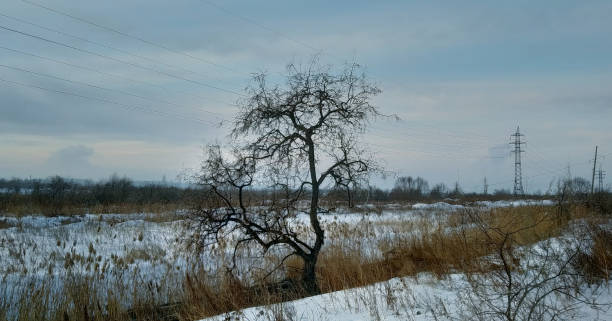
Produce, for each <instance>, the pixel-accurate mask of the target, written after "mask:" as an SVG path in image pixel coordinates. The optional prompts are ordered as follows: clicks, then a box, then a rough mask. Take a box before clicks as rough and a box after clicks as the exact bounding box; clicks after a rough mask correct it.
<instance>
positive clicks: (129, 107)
mask: <svg viewBox="0 0 612 321" xmlns="http://www.w3.org/2000/svg"><path fill="white" fill-rule="evenodd" d="M0 81H1V82H4V83H8V84H12V85H18V86H21V87H29V88H33V89H38V90H42V91H47V92H52V93H56V94H61V95H66V96H72V97H78V98H81V99H86V100H91V101H97V102H102V103H106V104H111V105H115V106H119V107H122V108H124V109H127V110H136V111H141V112H145V113H147V112H150V113H153V114H157V115H159V116H164V117H173V118H176V119H181V120H188V121H193V122H197V123H200V124H204V125H209V126H210V125H211V124H214V123H212V122H210V121H209V120H205V119H199V118H197V117H191V116H184V115H181V114H178V113H170V112H166V111H161V110H157V109H153V108H147V107H142V106H137V105H129V104H124V103H120V102H116V101H113V100H109V99H105V98H98V97H91V96H87V95H81V94H77V93H73V92H68V91H63V90H57V89H51V88H45V87H41V86H37V85H31V84H25V83H22V82H18V81H12V80H8V79H5V78H0Z"/></svg>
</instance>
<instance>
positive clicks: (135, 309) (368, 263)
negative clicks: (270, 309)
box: [0, 206, 612, 321]
mask: <svg viewBox="0 0 612 321" xmlns="http://www.w3.org/2000/svg"><path fill="white" fill-rule="evenodd" d="M467 211H468V210H466V211H464V212H462V211H458V212H455V213H453V214H452V215H447V216H444V217H442V216H440V217H439V218H437V219H434V220H438V221H434V222H432V218H431V217H429V218H428V219H423V220H413V221H406V222H405V223H401V224H398V223H393V224H394V225H393V232H394V233H395V235H399V236H397V237H381V236H380V235H376V233H374V232H373V229H374V227H373V226H372V224H379V225H384V224H387V223H386V222H384V221H380V222H375V223H372V222H360V223H357V225H356V226H354V227H352V228H348V227H347V225H342V224H331V225H329V226H328V228H329V229H331V230H330V231H329V233H328V235H329V241H328V244H329V246H327V247H325V248H324V250H323V252H322V253H321V256H320V259H319V264H318V270H317V276H318V279H319V284H320V287H321V290H322V291H323V292H331V291H338V290H343V289H348V288H354V287H360V286H365V285H369V284H372V283H375V282H380V281H385V280H388V279H391V278H395V277H402V276H411V275H416V274H417V273H420V272H428V273H431V274H433V275H435V276H437V277H439V278H444V277H445V276H446V275H448V274H449V273H454V272H486V271H487V270H490V269H496V268H498V267H497V266H495V265H494V264H482V262H483V260H479V258H482V257H486V256H487V255H490V254H491V253H493V251H495V250H496V245H497V240H496V239H495V237H491V235H487V234H486V233H487V231H485V230H483V229H481V228H479V226H482V224H478V223H486V225H487V226H490V227H493V228H495V229H499V231H501V232H505V231H506V232H507V231H513V232H515V233H514V234H513V237H514V238H515V239H514V242H515V244H517V245H519V246H520V245H530V244H533V243H535V242H538V241H541V240H545V239H548V238H550V237H554V236H558V235H560V233H562V231H563V230H564V229H565V228H566V227H567V226H568V224H570V222H571V221H572V220H575V219H581V220H591V219H593V220H594V219H595V218H593V217H592V216H591V214H590V213H589V212H588V210H587V209H585V208H582V207H574V208H572V210H571V213H572V216H571V217H569V218H568V217H558V216H557V215H556V211H555V210H554V208H552V207H536V206H530V207H516V208H498V209H491V210H486V211H481V212H479V213H478V215H477V216H475V215H470V213H469V212H467ZM432 217H434V218H435V217H436V216H432ZM477 220H481V221H477ZM592 226H597V224H595V225H592ZM593 229H594V227H593ZM400 232H406V233H400ZM502 234H503V233H500V235H502ZM355 235H357V237H358V238H368V237H371V238H372V237H373V238H375V240H374V243H375V244H376V248H375V249H372V248H371V247H370V246H368V247H365V246H362V245H360V244H357V243H356V244H354V245H352V246H347V245H345V243H343V242H340V240H342V239H343V238H348V237H355ZM594 235H595V236H596V237H595V238H594V240H595V241H594V243H593V244H594V245H593V248H592V251H591V252H589V253H588V254H585V255H587V256H585V258H584V262H583V263H582V264H583V266H584V267H585V269H590V270H591V271H593V272H592V273H593V275H596V276H598V277H602V276H605V277H609V271H610V266H611V265H610V262H611V261H612V253H611V252H610V248H612V241H611V240H612V238H611V237H610V234H606V233H604V232H599V234H598V233H595V234H594ZM336 241H337V242H336ZM372 252H374V254H375V255H372ZM376 254H377V255H376ZM516 259H517V260H518V259H520V258H516ZM283 271H284V276H285V277H286V278H287V280H285V282H284V283H275V284H264V285H259V286H253V284H252V280H248V279H239V278H237V277H234V276H232V275H231V274H228V273H222V272H220V273H219V274H216V275H211V274H210V273H208V272H206V269H204V268H202V267H196V266H194V267H191V268H190V269H188V270H187V271H184V274H183V277H182V278H181V280H180V281H178V283H176V284H173V286H170V284H169V283H170V281H169V280H163V279H161V280H159V281H158V282H157V283H156V284H152V283H147V282H139V281H138V280H137V278H135V279H133V281H131V282H130V283H129V284H124V283H122V282H118V281H109V280H105V279H104V278H103V276H101V275H98V276H92V277H77V276H71V277H67V278H66V279H65V280H64V282H63V283H60V284H57V283H54V282H53V281H52V280H53V277H51V276H49V277H48V278H44V277H43V278H42V280H40V281H37V282H32V283H31V284H27V286H25V287H22V288H20V289H19V290H17V288H15V289H14V290H13V291H11V289H7V288H4V289H0V290H2V291H4V293H9V294H10V295H13V296H15V298H16V299H15V300H14V301H13V302H17V304H16V305H14V306H11V305H9V303H8V302H9V301H8V300H6V299H0V321H2V320H24V321H25V320H43V319H44V320H121V321H123V320H194V319H200V318H203V317H207V316H213V315H218V314H222V313H226V312H229V311H234V310H238V309H242V308H246V307H251V306H257V305H266V304H270V303H276V302H282V301H283V300H287V299H294V298H299V297H301V296H303V292H302V291H300V289H299V285H298V283H296V282H291V281H288V280H297V279H299V276H300V275H301V261H300V260H299V259H298V258H291V259H289V260H287V261H286V264H285V265H284V267H283ZM164 282H166V283H164ZM172 282H175V281H172ZM3 284H7V282H6V278H5V280H3ZM169 298H171V299H169ZM125 302H133V304H131V305H129V306H128V305H126V304H125Z"/></svg>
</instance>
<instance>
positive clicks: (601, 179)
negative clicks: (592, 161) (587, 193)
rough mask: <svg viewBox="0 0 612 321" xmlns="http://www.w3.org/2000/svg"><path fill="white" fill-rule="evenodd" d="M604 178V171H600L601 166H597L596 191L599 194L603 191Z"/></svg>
mask: <svg viewBox="0 0 612 321" xmlns="http://www.w3.org/2000/svg"><path fill="white" fill-rule="evenodd" d="M604 177H606V171H604V170H602V169H601V165H599V170H598V171H597V182H598V184H597V185H598V186H597V190H598V191H599V192H600V193H601V192H603V191H604Z"/></svg>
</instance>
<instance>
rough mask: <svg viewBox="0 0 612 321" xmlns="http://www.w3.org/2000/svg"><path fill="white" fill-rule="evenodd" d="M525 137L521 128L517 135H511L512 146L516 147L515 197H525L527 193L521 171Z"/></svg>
mask: <svg viewBox="0 0 612 321" xmlns="http://www.w3.org/2000/svg"><path fill="white" fill-rule="evenodd" d="M522 136H525V135H523V134H521V133H520V130H519V127H518V126H517V127H516V133H514V134H512V135H510V137H511V138H512V139H513V141H512V142H510V145H514V150H513V151H512V152H513V153H514V190H513V194H514V196H523V195H525V191H524V190H523V174H522V170H521V153H524V152H525V151H524V150H522V149H521V144H525V142H524V141H521V137H522Z"/></svg>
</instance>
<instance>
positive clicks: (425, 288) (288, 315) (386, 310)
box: [202, 273, 612, 321]
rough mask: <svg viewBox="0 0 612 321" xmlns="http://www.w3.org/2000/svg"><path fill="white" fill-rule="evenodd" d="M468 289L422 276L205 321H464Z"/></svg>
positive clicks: (587, 319)
mask: <svg viewBox="0 0 612 321" xmlns="http://www.w3.org/2000/svg"><path fill="white" fill-rule="evenodd" d="M465 283H466V282H465V280H464V279H463V277H462V276H461V275H456V274H455V275H450V276H449V277H448V278H447V279H446V280H438V279H436V278H433V277H431V276H430V275H428V274H424V273H422V274H419V275H417V276H416V277H410V278H395V279H391V280H389V281H386V282H380V283H377V284H373V285H370V286H367V287H362V288H356V289H349V290H344V291H338V292H333V293H327V294H323V295H318V296H313V297H308V298H305V299H300V300H296V301H290V302H284V303H282V304H274V305H267V306H260V307H253V308H249V309H244V310H242V311H235V312H231V313H228V314H225V315H220V316H216V317H212V318H208V319H203V320H202V321H227V320H236V321H238V320H244V321H271V320H296V321H297V320H299V321H324V320H329V321H370V320H373V321H379V320H388V321H396V320H397V321H400V320H414V321H438V320H449V319H450V320H461V319H460V318H459V317H458V315H459V314H460V313H461V311H460V310H459V309H460V308H459V304H458V297H457V295H458V293H460V288H461V287H462V286H465ZM598 302H600V303H606V302H608V303H609V302H612V293H610V292H609V291H608V292H605V293H604V294H603V295H602V296H600V297H599V301H598ZM279 317H280V318H279ZM574 317H575V319H578V320H583V321H591V320H600V321H609V320H612V310H611V309H610V308H609V307H604V308H603V309H602V308H597V309H596V308H594V307H593V306H592V305H589V304H582V305H580V306H579V308H578V309H577V310H576V311H575V312H574Z"/></svg>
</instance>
